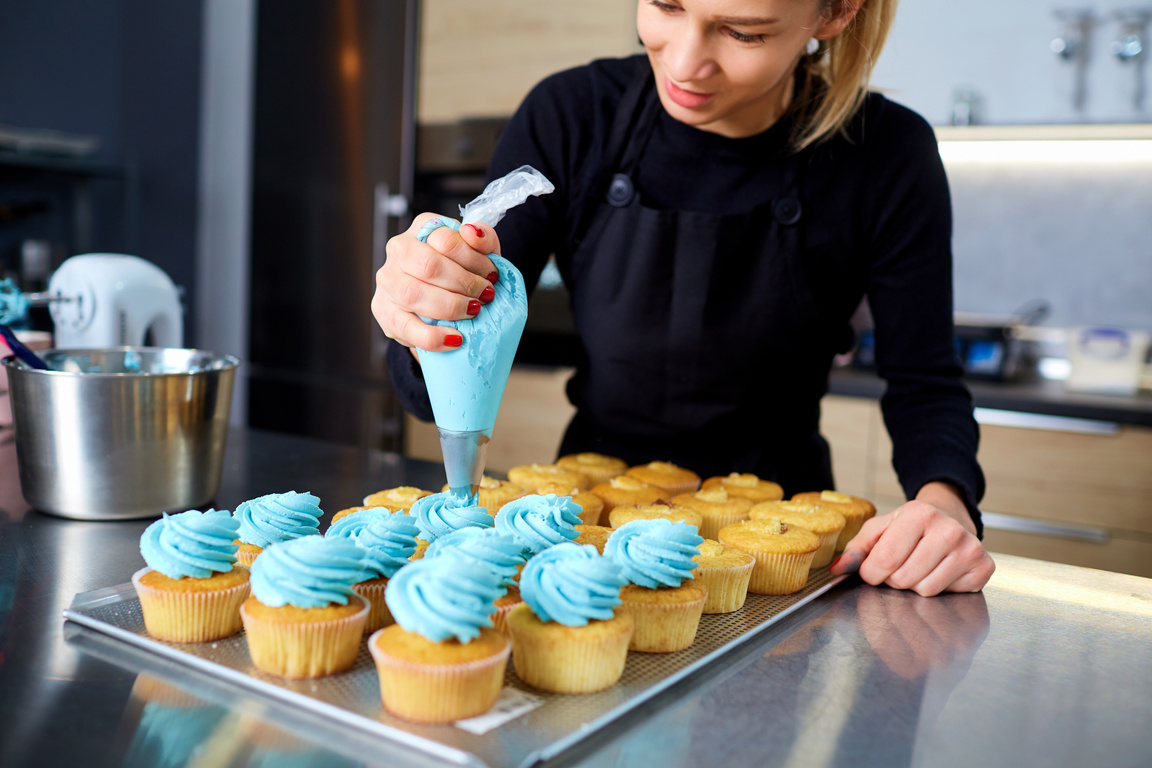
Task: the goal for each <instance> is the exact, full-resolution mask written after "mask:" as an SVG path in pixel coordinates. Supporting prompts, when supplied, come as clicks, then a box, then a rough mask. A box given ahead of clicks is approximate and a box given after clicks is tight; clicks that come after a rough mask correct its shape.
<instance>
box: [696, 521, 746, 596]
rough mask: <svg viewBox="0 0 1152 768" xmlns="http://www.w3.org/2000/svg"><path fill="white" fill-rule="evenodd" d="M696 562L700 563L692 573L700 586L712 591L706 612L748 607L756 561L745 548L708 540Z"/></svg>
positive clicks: (709, 592) (705, 541)
mask: <svg viewBox="0 0 1152 768" xmlns="http://www.w3.org/2000/svg"><path fill="white" fill-rule="evenodd" d="M693 559H694V560H695V561H696V563H697V566H696V570H694V571H693V572H692V575H693V576H694V577H695V579H696V583H697V584H703V585H704V586H705V587H707V588H708V599H707V600H706V601H705V602H704V609H703V612H704V613H731V612H732V611H736V610H739V609H740V608H742V607H743V606H744V601H745V600H747V598H748V582H749V580H751V578H752V567H753V566H754V565H755V564H756V558H754V557H752V555H750V554H748V553H747V552H745V551H744V550H742V549H737V548H736V547H729V546H726V545H724V544H721V543H720V542H718V541H713V540H712V539H705V540H704V542H703V543H702V544H701V545H700V554H698V555H696V557H694V558H693Z"/></svg>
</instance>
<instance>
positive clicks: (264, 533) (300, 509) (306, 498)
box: [232, 491, 324, 566]
mask: <svg viewBox="0 0 1152 768" xmlns="http://www.w3.org/2000/svg"><path fill="white" fill-rule="evenodd" d="M323 514H324V513H323V512H322V511H321V509H320V499H318V498H316V497H315V496H313V495H312V494H310V493H297V492H296V491H288V492H287V493H269V494H267V495H264V496H259V497H257V498H255V499H249V500H248V501H244V502H241V504H240V506H238V507H236V511H235V512H233V513H232V516H233V517H235V518H236V519H237V520H239V521H240V529H239V531H238V532H237V537H238V538H237V542H236V543H237V544H239V545H240V548H239V550H237V552H236V556H237V557H238V558H239V560H240V564H241V565H247V566H251V565H252V562H253V561H254V560H255V559H256V556H257V555H259V554H260V552H261V551H262V550H263V549H264V548H265V547H267V546H269V545H272V544H276V543H278V542H281V541H291V540H292V539H298V538H300V537H301V536H315V535H316V534H318V533H320V517H321V516H322V515H323Z"/></svg>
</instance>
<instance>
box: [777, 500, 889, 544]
mask: <svg viewBox="0 0 1152 768" xmlns="http://www.w3.org/2000/svg"><path fill="white" fill-rule="evenodd" d="M792 501H800V502H804V503H807V504H816V505H817V506H821V507H828V508H831V509H834V510H835V511H837V512H839V513H840V514H842V515H844V519H845V521H846V522H845V524H844V530H842V531H840V535H839V536H838V537H837V538H836V551H837V552H843V551H844V547H846V546H847V545H848V542H850V541H852V539H854V538H855V537H856V534H858V533H860V529H861V528H862V527H864V522H865V521H866V520H868V518H870V517H874V516H875V515H876V506H875V505H874V504H873V503H872V502H870V501H868V500H867V499H862V498H860V497H859V496H849V495H848V494H846V493H839V492H837V491H809V492H807V493H798V494H796V495H795V496H793V497H792Z"/></svg>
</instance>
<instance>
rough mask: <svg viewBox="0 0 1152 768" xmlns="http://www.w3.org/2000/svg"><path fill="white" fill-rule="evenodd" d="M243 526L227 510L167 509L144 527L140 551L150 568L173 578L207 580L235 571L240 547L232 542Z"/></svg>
mask: <svg viewBox="0 0 1152 768" xmlns="http://www.w3.org/2000/svg"><path fill="white" fill-rule="evenodd" d="M239 526H240V524H239V523H238V522H237V521H236V520H234V519H233V518H232V514H231V513H230V512H228V510H226V509H209V510H208V511H207V512H200V511H198V510H195V509H192V510H189V511H187V512H181V513H180V514H177V515H169V514H168V513H167V512H165V513H164V514H163V515H162V516H161V518H160V519H159V520H157V521H156V522H154V523H152V524H151V525H149V526H148V527H147V528H145V529H144V534H143V535H142V536H141V537H140V554H141V555H142V556H143V557H144V562H146V563H148V565H149V567H151V568H152V569H154V570H157V571H159V572H160V573H162V574H164V575H165V576H167V577H169V578H172V579H181V578H184V577H185V576H191V577H192V578H196V579H205V578H208V577H209V576H211V575H212V574H213V573H217V572H219V573H224V572H226V571H230V570H232V566H233V564H235V562H236V550H237V549H238V547H237V546H236V545H235V544H233V543H232V542H233V540H234V539H235V538H236V531H237V529H238V528H239Z"/></svg>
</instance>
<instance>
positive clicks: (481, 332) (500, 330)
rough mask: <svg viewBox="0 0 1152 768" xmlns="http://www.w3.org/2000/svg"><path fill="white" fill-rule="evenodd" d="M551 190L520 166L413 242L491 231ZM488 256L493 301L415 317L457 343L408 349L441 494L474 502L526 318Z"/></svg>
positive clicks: (514, 283) (515, 274) (516, 283)
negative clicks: (474, 227) (432, 437)
mask: <svg viewBox="0 0 1152 768" xmlns="http://www.w3.org/2000/svg"><path fill="white" fill-rule="evenodd" d="M554 189H555V187H554V186H553V184H552V182H550V181H548V179H547V178H545V176H544V174H542V173H540V171H538V170H536V169H535V168H532V167H531V166H527V165H524V166H521V167H519V168H517V169H516V170H514V171H512V172H511V173H509V174H508V175H507V176H504V177H502V178H499V179H496V180H494V181H492V182H491V183H490V184H489V185H488V186H487V187H485V189H484V191H483V192H482V193H481V194H480V196H479V197H477V198H476V199H475V200H473V201H472V202H470V203H468V204H467V205H465V206H462V207H461V208H460V215H461V219H462V222H460V223H458V222H456V221H453V220H452V219H448V218H441V217H437V218H435V219H431V220H430V221H428V222H427V223H426V224H425V225H424V226H423V227H421V228H420V231H419V232H418V233H417V235H416V237H417V239H418V240H420V241H421V242H427V240H428V235H430V234H431V233H432V231H433V230H435V229H438V228H439V227H451V228H452V229H454V230H456V231H460V226H461V224H476V223H483V224H487V225H489V226H491V227H494V226H496V223H497V222H499V221H500V220H501V219H502V218H504V214H505V213H506V212H507V211H508V209H510V208H512V207H514V206H517V205H520V204H521V203H523V202H524V201H525V200H527V199H528V198H529V197H530V196H532V195H546V194H548V193H550V192H552V191H553V190H554ZM488 258H489V259H491V260H492V262H493V263H494V264H495V265H496V269H497V270H498V271H499V275H500V276H499V279H497V281H496V283H495V284H494V285H493V286H492V287H493V289H494V290H495V292H496V295H495V297H494V298H493V299H492V301H491V302H489V303H488V304H487V305H486V306H485V307H484V308H483V309H481V310H480V313H479V314H478V315H476V316H475V317H472V318H468V319H466V320H432V319H429V318H427V317H421V318H420V319H421V320H423V321H424V322H426V323H428V324H429V325H441V326H449V327H451V328H455V329H456V330H458V331H459V332H460V335H461V336H462V337H463V339H464V342H463V343H462V344H461V345H460V346H459V347H457V348H456V349H452V350H449V351H447V352H427V351H425V350H423V349H417V350H416V356H417V358H418V359H419V360H420V368H421V369H422V370H423V372H424V381H425V382H426V383H427V385H428V398H429V400H430V401H431V403H432V415H433V417H434V418H435V420H436V429H437V431H438V432H439V433H440V451H441V453H442V454H443V456H444V473H445V474H446V475H447V477H448V488H449V494H450V495H451V496H453V497H456V498H458V499H461V500H464V499H469V500H473V501H474V499H475V497H476V496H477V494H478V493H479V491H480V481H481V479H482V478H483V476H484V464H485V460H486V458H487V455H488V443H489V441H490V440H491V439H492V428H493V427H494V426H495V425H496V412H497V411H498V410H499V409H500V400H501V398H502V397H503V396H504V387H505V386H506V385H507V383H508V374H509V373H510V372H511V371H512V360H513V358H514V357H515V356H516V347H517V346H518V345H519V344H520V336H521V335H522V334H523V333H524V323H525V322H526V321H527V319H528V290H527V288H526V287H525V285H524V276H523V275H521V274H520V270H518V269H516V267H514V266H513V265H512V262H510V261H508V260H507V259H505V258H503V257H501V256H499V255H498V254H495V253H490V254H488Z"/></svg>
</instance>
